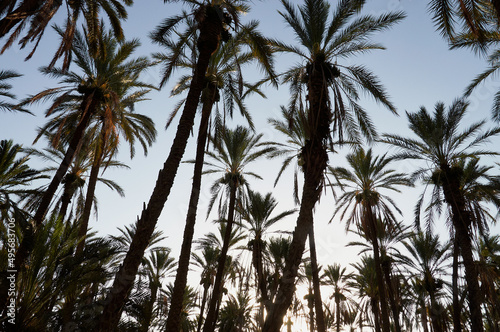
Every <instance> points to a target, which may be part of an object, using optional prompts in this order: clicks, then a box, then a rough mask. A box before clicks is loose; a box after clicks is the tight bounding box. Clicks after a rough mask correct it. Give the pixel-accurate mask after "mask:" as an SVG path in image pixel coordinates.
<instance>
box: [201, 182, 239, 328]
mask: <svg viewBox="0 0 500 332" xmlns="http://www.w3.org/2000/svg"><path fill="white" fill-rule="evenodd" d="M232 182H233V183H231V188H230V193H229V209H228V212H227V224H226V232H225V233H224V241H223V242H222V249H221V252H220V256H219V260H218V265H217V273H216V275H215V282H214V288H213V291H212V298H211V299H210V304H209V306H208V313H207V318H206V319H205V325H204V326H203V332H213V331H215V325H216V323H217V315H218V313H219V307H220V302H221V300H222V288H223V284H224V282H223V281H224V272H225V269H226V258H227V252H228V250H229V242H230V241H231V232H232V229H233V223H234V208H235V206H236V183H235V182H236V181H232Z"/></svg>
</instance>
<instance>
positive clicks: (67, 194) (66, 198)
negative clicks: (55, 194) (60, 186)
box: [59, 183, 75, 220]
mask: <svg viewBox="0 0 500 332" xmlns="http://www.w3.org/2000/svg"><path fill="white" fill-rule="evenodd" d="M74 194H75V189H74V188H73V187H72V184H71V183H68V184H65V185H64V191H63V194H62V196H61V207H60V208H59V218H61V219H62V220H64V217H66V214H67V213H68V208H69V204H70V203H71V199H72V198H73V195H74Z"/></svg>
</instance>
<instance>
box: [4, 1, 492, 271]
mask: <svg viewBox="0 0 500 332" xmlns="http://www.w3.org/2000/svg"><path fill="white" fill-rule="evenodd" d="M295 2H296V3H300V2H298V1H295ZM332 3H333V1H332ZM178 8H179V6H178V5H177V4H176V5H172V4H163V2H162V1H159V0H154V1H153V0H146V1H141V2H139V1H136V5H134V7H133V8H131V9H130V10H129V19H128V21H127V22H126V23H125V25H124V27H125V35H126V37H127V39H131V38H139V39H140V40H141V43H142V47H141V50H140V54H139V53H138V55H143V54H144V55H147V54H150V53H151V52H156V51H160V49H159V48H158V47H157V46H156V45H152V43H151V42H150V40H149V38H148V37H147V35H148V33H149V32H150V31H151V30H152V29H153V28H154V27H155V26H156V25H157V24H159V23H160V22H161V20H162V19H163V18H165V17H168V16H170V15H173V14H176V13H178ZM278 8H280V6H279V2H278V1H262V2H259V1H256V2H255V3H254V5H253V9H252V12H251V13H250V14H248V15H247V16H245V17H243V18H242V21H243V22H245V21H247V20H249V19H258V20H259V21H260V22H261V24H260V28H261V31H263V32H264V34H266V35H267V36H269V37H274V38H279V39H282V40H287V41H288V42H290V43H293V36H292V34H291V30H290V29H289V28H288V27H286V25H285V24H284V22H283V19H282V18H281V16H279V14H278V13H277V9H278ZM389 10H402V11H404V12H406V14H407V18H406V19H405V20H404V21H402V22H401V23H400V24H398V25H395V26H394V27H393V28H392V29H391V30H389V31H386V32H383V33H381V34H377V35H374V37H373V40H375V41H378V42H380V43H382V44H383V45H384V46H386V48H387V50H385V51H376V52H372V53H369V54H366V55H364V56H360V57H356V58H352V59H348V60H347V61H349V62H350V63H356V64H358V63H359V64H363V65H366V66H367V67H368V68H370V69H371V70H372V71H373V72H374V73H375V74H376V75H378V77H379V78H380V80H381V81H382V82H383V84H384V86H385V87H386V89H387V91H388V92H389V94H390V96H391V100H392V102H393V103H394V105H395V106H396V107H397V109H398V111H399V113H400V114H401V116H400V117H396V116H394V115H392V114H391V113H390V112H389V111H387V110H386V109H383V108H382V107H380V106H379V105H377V104H376V103H374V102H373V101H372V100H370V99H369V98H364V99H363V101H362V102H361V104H362V105H363V106H364V107H365V108H366V110H367V111H368V112H369V114H370V115H371V116H372V118H373V120H374V122H375V124H376V126H377V128H378V129H379V131H380V132H381V133H384V132H389V133H400V134H408V129H407V123H406V117H405V116H404V112H405V111H410V112H412V111H416V110H417V109H418V108H419V107H420V106H425V107H426V108H427V109H428V110H431V109H432V108H433V107H434V105H435V103H436V102H437V101H443V102H444V103H445V104H446V105H449V104H450V103H451V102H452V101H453V100H454V99H455V98H457V97H459V96H460V95H461V94H462V93H463V90H464V88H465V87H466V86H467V85H468V84H469V82H470V81H471V80H472V79H473V78H474V77H475V76H476V75H477V74H478V73H480V72H481V71H482V70H483V69H484V68H485V66H486V64H485V61H484V60H483V59H481V58H479V57H477V56H475V55H474V54H472V52H470V51H468V50H453V51H450V50H449V49H448V46H447V44H446V42H445V41H444V40H443V39H442V38H441V37H440V36H439V34H438V33H437V32H436V31H435V29H434V27H433V24H432V21H431V17H430V14H429V13H428V12H427V10H426V1H422V0H401V1H397V0H388V1H381V0H379V1H368V4H367V5H366V8H365V11H364V12H365V13H370V14H381V13H384V12H386V11H389ZM60 17H61V16H60V15H59V18H60ZM58 22H61V20H59V21H58ZM56 44H57V39H56V38H55V35H54V33H53V32H51V31H47V32H46V34H45V36H44V38H43V39H42V42H41V44H40V46H39V49H38V51H37V52H36V54H35V56H34V57H33V59H31V60H29V61H27V62H24V61H23V58H24V57H25V56H26V55H27V53H28V51H27V50H18V49H16V48H11V49H9V50H8V51H6V52H5V54H3V55H2V56H0V61H1V65H0V67H1V68H3V69H14V70H16V71H18V72H21V73H23V74H24V77H22V78H20V79H17V80H15V81H13V82H12V83H13V84H14V87H15V88H14V93H15V94H16V95H17V96H18V98H24V97H25V96H27V95H28V94H33V93H36V92H38V91H41V90H42V89H45V88H49V87H52V86H54V85H55V84H56V83H57V82H54V81H53V80H50V79H48V78H46V77H43V76H42V75H41V74H40V73H39V72H37V68H38V67H40V66H42V65H46V64H48V62H49V61H50V58H51V56H52V50H53V49H54V47H55V45H56ZM290 61H295V60H293V59H290V58H289V57H287V56H278V57H277V59H276V63H277V67H278V70H279V69H285V68H287V66H288V65H289V64H290ZM341 61H344V63H345V61H346V60H343V59H339V63H341ZM144 79H145V80H146V81H147V82H149V83H151V84H157V83H159V81H160V74H159V71H158V69H157V68H151V69H150V70H149V71H148V74H147V76H145V77H144ZM173 84H174V81H171V82H169V83H167V85H166V86H165V88H164V89H162V90H161V91H159V92H153V93H151V94H150V98H151V100H149V101H145V102H142V103H140V104H138V105H137V107H136V111H137V112H140V113H143V114H146V115H148V116H150V117H152V118H153V119H154V120H155V122H156V125H157V130H158V132H159V135H158V139H157V141H156V143H155V144H154V146H153V147H152V148H151V149H150V152H149V155H148V157H147V158H145V157H143V156H142V155H141V154H140V153H137V156H136V158H134V160H131V161H130V160H129V157H128V153H127V149H126V148H125V147H124V149H123V150H124V152H123V153H122V154H121V155H120V160H121V161H123V162H125V163H127V164H128V165H129V166H130V167H131V169H130V170H118V171H109V172H107V173H106V177H109V178H111V179H113V180H115V181H117V182H118V183H119V184H120V185H121V186H122V187H123V188H124V189H125V191H126V197H125V198H120V197H119V196H118V195H117V194H115V193H113V192H111V191H110V190H108V189H107V188H98V191H97V197H98V199H99V215H98V220H97V221H95V220H94V221H92V222H91V224H90V226H91V227H92V228H93V229H94V230H97V231H98V232H99V233H100V234H102V235H105V234H116V233H117V231H116V228H117V227H123V226H125V225H129V224H131V223H132V222H134V221H135V219H136V217H137V215H138V214H140V212H141V209H142V205H143V202H147V201H148V199H149V196H150V194H151V192H152V189H153V186H154V183H155V180H156V175H157V172H158V170H159V169H160V168H161V166H162V164H163V162H164V161H165V159H166V157H167V155H168V152H169V149H170V145H171V141H172V137H173V134H174V131H175V128H176V124H175V123H174V125H172V126H171V127H170V128H169V130H168V131H165V130H164V129H163V128H164V125H165V122H166V119H167V117H168V115H169V113H170V111H171V110H172V108H173V106H174V105H175V103H176V102H177V99H174V98H170V97H169V91H170V89H171V88H172V86H173ZM499 86H500V84H499V82H498V80H491V81H489V82H488V83H487V84H486V85H485V86H483V87H481V88H480V89H478V90H477V91H476V92H475V93H474V94H473V95H472V96H471V98H470V102H471V106H470V110H469V114H468V116H467V118H466V121H468V122H473V121H479V120H481V119H484V118H488V117H489V116H490V108H491V101H492V96H493V94H494V93H495V92H496V90H497V89H498V88H499ZM266 94H267V97H268V98H267V99H262V98H252V99H250V100H248V103H247V104H248V108H249V110H250V111H251V113H252V115H253V117H254V120H255V122H256V127H257V130H258V132H262V133H264V139H267V140H276V139H281V138H280V137H279V135H278V134H277V133H276V132H274V131H273V130H272V128H271V127H270V126H269V125H268V123H267V119H268V118H269V117H274V116H277V115H278V114H279V107H280V105H284V104H286V103H287V102H288V87H286V86H282V87H280V89H279V90H276V89H273V88H269V89H267V90H266ZM44 107H46V105H43V104H40V105H36V106H35V107H33V108H32V112H33V113H34V114H35V116H29V115H25V114H9V113H2V114H0V119H1V120H0V138H2V139H13V140H14V141H15V142H16V143H22V144H24V145H25V146H30V145H31V142H32V141H33V139H34V137H35V130H36V127H37V126H40V125H42V124H43V123H44V121H45V119H44V115H43V112H44V109H45V108H44ZM234 123H235V124H236V123H241V119H240V118H236V120H235V122H234ZM194 128H197V123H196V124H195V127H194ZM194 142H195V137H193V138H191V140H190V142H189V145H188V149H187V152H186V154H185V159H186V160H188V159H193V158H194ZM41 143H42V142H39V143H37V144H36V145H35V147H37V148H43V147H44V145H43V144H41ZM499 143H500V140H499V139H496V141H495V145H494V146H496V147H498V146H500V145H499ZM376 150H377V151H379V152H381V153H382V152H387V151H389V150H388V149H387V147H385V146H377V147H376ZM138 152H139V150H138ZM389 152H390V151H389ZM342 159H343V155H342V154H339V155H335V156H331V157H330V162H331V164H332V165H334V164H336V163H337V162H338V163H342V162H343V161H342ZM496 161H499V160H498V159H497V160H496ZM34 166H35V167H36V164H34ZM279 167H280V161H268V160H264V161H262V162H260V163H258V164H257V165H255V166H254V168H253V170H255V171H256V172H260V173H261V174H262V176H263V177H264V180H263V181H252V182H251V185H252V187H253V188H254V189H255V190H259V191H261V192H263V193H266V192H270V191H272V192H273V195H274V196H275V197H276V198H277V199H278V200H279V202H280V204H279V205H278V207H277V212H280V211H283V210H286V209H290V208H292V207H293V200H292V195H291V190H292V184H291V179H292V174H291V172H289V173H287V174H284V175H283V178H282V180H281V181H280V183H279V184H278V186H277V187H276V188H273V186H272V183H273V182H274V179H275V176H276V174H277V171H278V169H279ZM394 168H395V169H398V170H400V171H410V170H412V169H413V165H412V164H411V163H410V162H402V163H400V164H395V165H394ZM191 176H192V165H190V164H183V165H181V167H180V170H179V173H178V175H177V178H176V181H175V184H174V187H173V189H172V192H171V195H170V197H169V200H168V202H167V204H166V205H165V208H164V210H163V213H162V215H161V217H160V220H159V222H158V229H160V230H163V231H164V234H165V235H166V236H168V239H167V240H166V242H165V245H166V246H168V247H171V248H172V251H173V253H174V255H175V256H176V257H177V256H178V251H179V248H180V244H181V240H182V231H183V225H184V221H185V215H186V214H185V212H186V205H187V202H188V199H189V191H190V187H191ZM212 181H213V179H211V178H209V177H206V178H204V182H203V183H204V186H203V193H202V197H201V199H200V205H199V206H200V209H199V213H198V225H197V228H196V235H197V236H202V235H203V234H205V233H206V232H208V231H215V226H214V225H213V224H212V223H211V222H210V221H211V220H212V219H213V218H214V217H215V216H214V215H212V217H211V218H209V219H208V220H207V221H206V220H205V214H206V206H207V204H208V200H209V193H208V188H209V186H210V184H211V182H212ZM421 189H422V188H421V187H417V188H413V189H410V190H405V192H404V194H402V195H400V196H397V195H393V196H392V197H393V198H394V200H395V201H396V202H398V203H399V204H401V208H402V210H403V211H404V216H403V217H402V219H404V220H405V222H406V223H408V224H409V223H411V221H412V220H413V215H412V212H413V204H414V202H415V200H416V198H417V197H418V195H419V193H420V191H421ZM333 207H334V201H333V199H332V196H331V195H328V194H327V195H324V196H323V197H322V198H321V203H320V205H319V206H318V208H317V209H316V229H317V234H318V236H317V242H318V248H319V250H318V254H319V259H320V263H321V264H323V265H325V264H332V263H333V262H340V263H342V264H343V265H346V264H348V263H350V262H352V261H353V260H354V259H355V256H356V255H357V251H358V249H356V248H355V249H353V248H349V249H345V248H344V245H345V244H346V243H347V241H348V240H357V238H356V237H353V236H352V235H350V236H346V234H345V232H344V224H343V223H341V222H340V221H338V220H334V222H333V223H332V224H327V222H328V220H329V219H330V217H331V212H332V211H333ZM295 220H296V216H292V217H289V218H288V219H286V221H284V222H283V224H278V226H277V228H281V229H286V230H292V229H293V227H294V225H295ZM436 229H437V230H438V231H440V232H441V233H442V234H443V238H445V237H446V231H445V230H444V227H442V226H439V225H438V226H437V228H436ZM492 230H493V232H494V233H496V234H498V233H500V228H499V226H496V227H494V228H493V229H492Z"/></svg>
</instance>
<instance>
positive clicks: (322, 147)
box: [263, 0, 404, 332]
mask: <svg viewBox="0 0 500 332" xmlns="http://www.w3.org/2000/svg"><path fill="white" fill-rule="evenodd" d="M364 3H365V1H362V0H346V1H341V2H339V4H338V6H337V9H336V10H335V11H334V12H333V16H332V19H331V20H330V21H329V20H328V19H329V16H330V6H329V4H328V2H326V1H324V0H306V1H305V3H304V5H302V6H300V7H299V11H298V12H297V11H296V10H295V8H294V6H293V5H292V4H291V3H290V2H288V1H286V0H282V4H283V6H284V8H285V11H284V12H282V13H281V14H282V16H283V17H284V18H285V20H286V22H287V23H288V24H289V25H290V27H291V28H292V29H293V30H294V33H295V35H296V36H297V38H298V40H299V42H300V47H297V46H290V45H286V44H284V43H281V42H278V41H275V42H274V47H275V48H276V50H277V51H280V52H289V53H292V54H295V55H298V56H299V57H300V58H301V61H300V63H301V65H297V66H295V67H293V68H291V69H290V70H289V71H287V72H286V73H285V74H284V76H283V77H284V80H285V82H290V83H291V88H292V92H293V95H294V96H293V99H292V107H294V108H295V109H301V107H300V100H301V98H302V97H305V96H304V94H306V95H307V104H308V105H307V107H305V108H306V109H307V110H308V111H307V127H308V128H307V132H308V133H309V137H308V140H307V141H306V142H305V145H304V147H303V149H302V151H301V159H302V161H303V165H302V168H303V171H304V189H303V191H302V201H301V207H300V212H299V216H298V219H297V227H296V229H295V232H294V236H293V242H292V247H291V250H290V256H289V261H288V262H287V268H286V271H285V274H286V276H285V278H283V279H282V283H281V285H280V291H279V294H278V298H277V301H276V303H275V305H274V306H273V309H272V310H271V312H270V313H269V315H268V316H267V319H266V323H265V326H264V329H263V331H266V332H271V331H272V332H277V331H279V328H280V327H281V325H282V322H283V317H284V315H285V313H286V310H287V308H288V306H289V305H290V303H291V300H292V295H293V289H294V280H295V277H296V275H297V267H298V266H299V263H300V260H301V257H302V253H303V251H304V247H305V241H306V238H307V236H308V234H310V230H311V229H312V228H313V226H312V225H313V215H312V210H313V208H314V206H315V204H316V202H317V200H318V198H319V193H320V192H321V187H322V181H323V173H324V171H325V169H326V166H327V163H328V156H327V144H328V141H331V132H332V130H333V133H334V134H336V135H338V137H339V139H340V140H343V138H344V136H345V135H347V137H348V138H349V140H352V141H355V140H359V139H360V137H359V136H360V135H361V134H362V135H365V136H366V137H367V138H368V139H372V138H374V137H375V129H374V128H373V125H372V123H371V122H370V120H369V118H368V116H367V114H366V112H365V111H364V110H363V109H362V107H361V106H360V105H359V104H358V100H359V94H358V89H360V90H362V91H365V92H367V93H368V94H370V95H371V96H373V97H374V98H375V99H376V100H377V101H379V102H380V103H382V104H383V105H384V106H386V107H388V108H389V109H390V110H391V111H393V112H394V111H395V109H394V107H393V105H392V104H391V103H390V101H389V100H388V97H387V95H386V93H385V91H384V89H383V88H382V86H381V84H380V83H379V82H378V80H377V78H376V77H375V76H374V75H373V74H372V73H371V72H370V71H368V70H367V69H366V68H365V67H363V66H341V65H338V64H335V63H334V62H335V61H336V60H337V59H339V58H346V57H349V56H351V55H355V54H359V53H363V52H365V51H367V50H371V49H380V48H382V47H381V46H380V45H378V44H375V43H372V42H370V41H369V37H370V35H371V34H372V33H374V32H377V31H381V30H385V29H387V28H389V27H390V26H392V25H393V24H395V23H396V22H398V21H400V20H401V19H402V18H403V17H404V15H403V14H402V13H395V14H386V15H382V16H380V17H373V16H361V17H359V18H356V19H355V18H354V16H355V15H356V14H357V13H359V11H360V10H361V8H362V7H363V5H364ZM350 19H352V22H350V23H348V22H349V20H350ZM304 90H305V91H306V92H305V93H302V92H303V91H304ZM330 92H332V96H333V98H330Z"/></svg>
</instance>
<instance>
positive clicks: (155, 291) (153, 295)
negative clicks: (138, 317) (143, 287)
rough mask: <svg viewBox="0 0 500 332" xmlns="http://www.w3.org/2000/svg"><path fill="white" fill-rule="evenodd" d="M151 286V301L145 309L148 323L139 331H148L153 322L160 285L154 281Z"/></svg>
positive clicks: (145, 318)
mask: <svg viewBox="0 0 500 332" xmlns="http://www.w3.org/2000/svg"><path fill="white" fill-rule="evenodd" d="M150 288H151V294H150V298H149V301H148V302H147V303H146V308H145V310H144V322H145V323H146V324H144V325H141V328H140V329H139V331H138V332H148V331H149V328H150V326H151V323H152V322H153V309H154V306H155V302H156V296H157V295H158V286H157V285H155V284H154V282H153V285H151V287H150ZM166 331H168V330H166Z"/></svg>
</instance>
